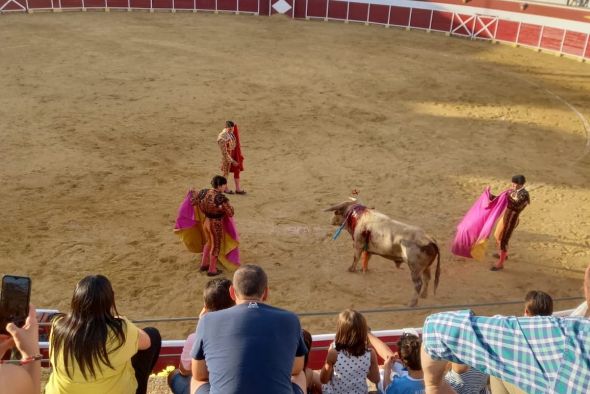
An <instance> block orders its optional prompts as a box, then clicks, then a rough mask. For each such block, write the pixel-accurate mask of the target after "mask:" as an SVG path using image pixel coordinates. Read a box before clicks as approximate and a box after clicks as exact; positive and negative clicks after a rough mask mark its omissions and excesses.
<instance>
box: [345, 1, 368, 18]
mask: <svg viewBox="0 0 590 394" xmlns="http://www.w3.org/2000/svg"><path fill="white" fill-rule="evenodd" d="M368 15H369V5H368V4H363V3H350V5H349V8H348V19H349V20H350V21H353V22H366V21H367V16H368Z"/></svg>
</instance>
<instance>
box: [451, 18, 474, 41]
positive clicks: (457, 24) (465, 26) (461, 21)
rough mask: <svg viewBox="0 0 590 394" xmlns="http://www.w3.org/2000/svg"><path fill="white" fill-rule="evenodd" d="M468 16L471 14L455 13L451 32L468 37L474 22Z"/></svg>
mask: <svg viewBox="0 0 590 394" xmlns="http://www.w3.org/2000/svg"><path fill="white" fill-rule="evenodd" d="M470 17H471V15H465V14H457V15H456V16H455V18H453V26H452V28H453V34H455V35H459V36H466V37H469V36H470V35H471V30H472V26H473V23H474V21H473V20H469V19H470Z"/></svg>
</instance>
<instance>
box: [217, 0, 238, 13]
mask: <svg viewBox="0 0 590 394" xmlns="http://www.w3.org/2000/svg"><path fill="white" fill-rule="evenodd" d="M217 9H218V10H219V11H234V12H236V11H237V10H238V0H217Z"/></svg>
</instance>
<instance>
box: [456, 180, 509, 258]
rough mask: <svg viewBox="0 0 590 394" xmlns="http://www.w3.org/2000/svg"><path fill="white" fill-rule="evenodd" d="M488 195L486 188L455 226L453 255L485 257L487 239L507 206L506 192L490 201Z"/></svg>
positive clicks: (488, 191) (488, 189) (488, 190)
mask: <svg viewBox="0 0 590 394" xmlns="http://www.w3.org/2000/svg"><path fill="white" fill-rule="evenodd" d="M490 195H491V194H490V188H489V186H488V187H487V188H486V189H485V190H484V191H483V193H482V194H481V196H479V198H478V199H477V201H475V203H474V204H473V206H472V207H471V209H469V211H468V212H467V214H466V215H465V217H464V218H463V220H461V223H459V225H458V226H457V235H455V239H454V240H453V246H452V248H451V252H452V253H453V254H454V255H457V256H462V257H468V258H474V259H476V260H482V259H483V257H484V256H485V251H486V248H487V241H488V237H489V236H490V234H491V233H492V229H493V228H494V225H495V223H496V221H497V220H498V218H499V217H500V216H501V215H502V213H503V212H504V209H506V206H507V205H508V191H504V192H502V193H501V194H500V195H498V196H497V197H496V198H495V199H494V200H492V201H490Z"/></svg>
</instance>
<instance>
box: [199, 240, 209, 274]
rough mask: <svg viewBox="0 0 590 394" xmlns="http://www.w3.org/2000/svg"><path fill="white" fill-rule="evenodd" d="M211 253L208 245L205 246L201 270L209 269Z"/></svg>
mask: <svg viewBox="0 0 590 394" xmlns="http://www.w3.org/2000/svg"><path fill="white" fill-rule="evenodd" d="M210 253H211V248H210V247H209V245H205V246H204V247H203V255H202V256H201V270H202V271H205V270H206V269H208V268H209V257H210Z"/></svg>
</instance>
